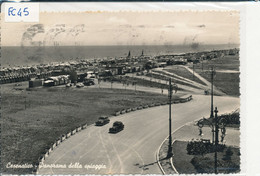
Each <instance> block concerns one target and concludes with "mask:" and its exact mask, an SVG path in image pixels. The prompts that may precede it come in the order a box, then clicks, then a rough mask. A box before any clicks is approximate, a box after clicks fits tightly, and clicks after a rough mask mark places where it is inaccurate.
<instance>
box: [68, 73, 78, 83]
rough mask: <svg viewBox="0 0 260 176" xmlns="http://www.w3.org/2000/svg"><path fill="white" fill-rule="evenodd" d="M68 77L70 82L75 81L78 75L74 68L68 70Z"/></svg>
mask: <svg viewBox="0 0 260 176" xmlns="http://www.w3.org/2000/svg"><path fill="white" fill-rule="evenodd" d="M69 79H70V80H71V82H72V83H76V82H77V79H78V76H77V72H76V71H75V70H70V71H69Z"/></svg>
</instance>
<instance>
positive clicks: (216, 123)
mask: <svg viewBox="0 0 260 176" xmlns="http://www.w3.org/2000/svg"><path fill="white" fill-rule="evenodd" d="M214 113H215V118H214V119H210V120H208V119H205V118H203V119H201V120H199V121H198V123H197V125H198V127H199V135H202V127H203V126H204V122H205V121H207V122H208V124H209V126H210V127H211V128H212V133H213V134H215V141H214V142H213V141H212V144H214V152H215V156H214V172H215V174H218V153H217V152H218V148H219V129H221V133H222V134H221V142H222V143H223V141H224V137H225V135H226V128H225V127H226V119H225V118H224V117H218V109H217V107H215V110H214Z"/></svg>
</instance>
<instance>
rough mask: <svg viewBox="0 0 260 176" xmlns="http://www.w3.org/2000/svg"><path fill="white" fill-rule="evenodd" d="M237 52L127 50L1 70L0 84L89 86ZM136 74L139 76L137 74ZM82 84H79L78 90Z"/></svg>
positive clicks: (236, 51) (230, 50)
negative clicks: (95, 81) (108, 55)
mask: <svg viewBox="0 0 260 176" xmlns="http://www.w3.org/2000/svg"><path fill="white" fill-rule="evenodd" d="M238 52H239V50H238V49H236V48H235V49H229V50H217V51H205V52H197V53H185V54H176V55H158V56H155V57H152V56H149V55H145V54H144V51H142V53H140V55H139V56H132V55H131V51H129V53H128V55H127V57H119V58H107V59H82V60H80V61H69V62H59V63H58V62H53V63H48V64H39V65H32V66H17V67H11V68H8V67H2V68H1V69H0V84H6V83H14V82H21V81H29V87H30V88H32V87H38V86H47V87H50V86H56V85H62V84H65V85H66V84H70V83H74V84H75V85H76V84H77V83H79V82H83V83H84V84H85V85H89V83H90V82H93V80H91V79H93V78H100V79H102V78H106V77H109V76H116V75H125V74H126V73H135V72H143V71H145V70H148V71H149V70H150V69H153V68H158V67H165V66H169V65H186V64H189V63H192V64H198V63H200V62H203V60H211V59H214V58H220V57H224V56H225V55H236V54H238ZM137 75H138V74H137ZM80 85H82V84H79V87H80Z"/></svg>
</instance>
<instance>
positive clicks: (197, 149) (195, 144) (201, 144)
mask: <svg viewBox="0 0 260 176" xmlns="http://www.w3.org/2000/svg"><path fill="white" fill-rule="evenodd" d="M224 148H225V145H222V144H219V145H218V147H217V151H218V152H220V151H221V152H222V151H223V150H224ZM186 149H187V153H188V154H189V155H204V154H206V153H212V152H214V151H215V145H214V144H212V143H210V142H209V141H208V140H203V139H202V140H199V141H190V142H188V144H187V148H186Z"/></svg>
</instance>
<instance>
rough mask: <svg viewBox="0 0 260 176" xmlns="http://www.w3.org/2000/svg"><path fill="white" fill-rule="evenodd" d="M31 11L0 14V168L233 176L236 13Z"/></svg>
mask: <svg viewBox="0 0 260 176" xmlns="http://www.w3.org/2000/svg"><path fill="white" fill-rule="evenodd" d="M30 10H31V9H30V8H29V7H26V6H23V7H20V9H19V8H18V9H17V8H16V7H12V6H8V7H7V6H6V7H5V10H4V11H2V14H1V68H0V74H1V75H0V82H1V172H2V173H3V174H39V175H74V174H82V175H85V174H98V175H105V174H106V175H107V174H125V175H128V174H158V175H162V174H199V173H204V174H212V173H213V174H231V173H236V174H239V173H241V147H240V134H241V130H240V125H241V123H240V122H241V121H240V98H239V97H240V88H239V83H240V69H239V68H240V60H239V58H240V57H239V56H240V54H239V53H240V38H239V29H240V28H239V24H240V13H239V11H235V10H225V11H220V10H214V11H212V10H211V11H206V10H204V11H199V10H197V11H85V12H39V14H38V16H37V17H35V16H34V17H33V18H29V17H28V18H27V16H30V14H31V13H36V12H30ZM19 13H20V14H19ZM15 16H19V18H14V17H15ZM7 17H8V18H7ZM20 17H21V18H22V17H26V18H24V19H22V20H20Z"/></svg>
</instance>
